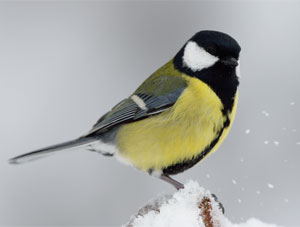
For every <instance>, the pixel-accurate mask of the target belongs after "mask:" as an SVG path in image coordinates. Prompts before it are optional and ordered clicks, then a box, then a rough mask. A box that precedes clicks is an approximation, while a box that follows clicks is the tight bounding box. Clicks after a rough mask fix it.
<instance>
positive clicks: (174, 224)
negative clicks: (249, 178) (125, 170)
mask: <svg viewBox="0 0 300 227" xmlns="http://www.w3.org/2000/svg"><path fill="white" fill-rule="evenodd" d="M268 185H271V184H268ZM203 201H206V202H207V201H208V203H204V202H203ZM237 202H238V203H240V204H241V205H242V200H241V199H238V200H237ZM203 204H205V205H203ZM207 218H208V219H207ZM207 223H208V224H207ZM182 226H185V227H205V226H210V227H278V226H276V225H273V224H266V223H263V222H262V221H260V220H258V219H256V218H250V219H249V220H247V221H245V222H243V223H238V224H234V223H232V222H231V221H230V220H229V219H228V218H226V217H225V216H224V214H223V213H222V211H221V209H220V207H219V203H218V202H216V201H215V200H214V198H213V196H212V195H211V193H210V192H209V191H208V190H205V189H204V188H201V187H200V186H199V184H198V183H197V182H195V181H189V182H187V183H186V184H185V185H184V189H181V190H179V191H176V192H175V193H174V194H173V195H161V196H158V197H157V198H155V199H153V200H152V201H150V202H149V203H148V204H147V205H146V206H144V207H143V208H141V209H140V210H139V212H138V214H136V215H134V216H132V217H131V220H130V221H129V223H127V224H126V225H125V226H124V227H182Z"/></svg>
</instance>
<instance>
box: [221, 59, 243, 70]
mask: <svg viewBox="0 0 300 227" xmlns="http://www.w3.org/2000/svg"><path fill="white" fill-rule="evenodd" d="M221 62H222V64H224V65H226V66H229V67H231V68H235V67H237V66H238V65H239V63H238V61H237V59H235V58H225V59H222V60H221Z"/></svg>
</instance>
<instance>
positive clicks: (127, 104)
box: [84, 88, 185, 136]
mask: <svg viewBox="0 0 300 227" xmlns="http://www.w3.org/2000/svg"><path fill="white" fill-rule="evenodd" d="M184 89H185V88H180V89H177V90H176V91H174V92H172V93H169V94H167V95H161V96H152V95H148V94H136V95H137V96H138V97H139V98H140V99H141V100H142V101H143V102H144V104H145V107H146V109H142V108H140V107H139V105H137V103H136V102H134V101H133V100H132V99H131V98H127V99H124V100H123V101H122V102H120V103H119V104H118V105H116V106H115V107H114V108H113V109H112V110H111V111H110V112H108V113H107V114H105V115H104V116H103V117H101V118H100V119H99V120H98V122H97V123H96V124H95V125H94V126H93V128H92V129H91V130H90V131H89V132H88V133H87V134H86V135H84V136H89V135H91V134H95V133H96V134H97V133H101V132H103V131H106V130H107V129H109V128H111V127H113V126H116V125H119V124H121V123H126V122H132V121H137V120H141V119H144V118H145V117H148V116H151V115H154V114H158V113H161V112H163V111H165V110H167V109H169V108H170V107H171V106H172V105H173V104H174V103H175V102H176V100H177V99H178V97H179V96H180V95H181V93H182V91H183V90H184Z"/></svg>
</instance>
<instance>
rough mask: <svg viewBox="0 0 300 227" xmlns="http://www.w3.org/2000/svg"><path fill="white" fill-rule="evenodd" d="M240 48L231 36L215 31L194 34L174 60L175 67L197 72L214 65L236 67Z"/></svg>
mask: <svg viewBox="0 0 300 227" xmlns="http://www.w3.org/2000/svg"><path fill="white" fill-rule="evenodd" d="M240 51H241V47H240V46H239V44H238V43H237V41H235V40H234V39H233V38H232V37H231V36H229V35H227V34H225V33H222V32H217V31H200V32H198V33H196V34H195V35H194V36H193V37H192V38H191V39H190V40H188V42H187V43H186V44H185V45H184V46H183V48H182V49H181V50H180V51H179V52H178V53H177V55H176V56H175V59H174V63H175V65H176V67H177V68H178V69H179V70H180V69H182V70H181V71H185V68H186V69H187V70H188V69H190V70H191V71H193V72H199V71H201V70H203V69H206V68H209V67H211V66H213V65H214V64H216V63H223V65H224V66H225V67H228V68H235V67H237V66H238V59H239V54H240Z"/></svg>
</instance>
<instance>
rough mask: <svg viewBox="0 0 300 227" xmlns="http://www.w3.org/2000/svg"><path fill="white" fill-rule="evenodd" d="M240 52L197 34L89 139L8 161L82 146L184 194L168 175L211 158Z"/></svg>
mask: <svg viewBox="0 0 300 227" xmlns="http://www.w3.org/2000/svg"><path fill="white" fill-rule="evenodd" d="M240 50H241V48H240V46H239V44H238V43H237V41H236V40H234V39H233V38H232V37H230V36H229V35H227V34H225V33H222V32H218V31H200V32H198V33H196V34H195V35H194V36H193V37H192V38H191V39H189V40H188V41H187V42H186V43H185V44H184V46H183V47H182V48H181V49H180V50H179V52H178V53H177V54H176V55H175V57H173V58H172V59H171V60H170V61H169V62H167V63H166V64H165V65H163V66H162V67H161V68H159V69H158V70H157V71H156V72H154V73H153V74H152V75H151V76H150V77H149V78H148V79H146V80H145V81H144V82H143V83H142V84H141V85H140V86H139V87H138V88H137V90H136V91H135V92H134V93H133V94H132V95H131V96H129V97H128V98H126V99H124V100H123V101H121V102H120V103H119V104H117V105H116V106H114V107H113V108H112V109H111V110H110V111H109V112H108V113H106V114H105V115H103V116H102V117H101V118H100V119H99V120H98V121H97V123H96V124H95V125H94V126H93V127H92V129H91V130H90V131H89V132H88V133H86V134H85V135H83V136H81V137H79V138H78V139H75V140H71V141H68V142H64V143H60V144H57V145H53V146H49V147H46V148H43V149H39V150H36V151H33V152H30V153H27V154H23V155H20V156H17V157H15V158H12V159H10V160H9V161H10V163H12V164H19V163H24V162H27V161H30V160H34V159H38V158H41V157H44V156H48V155H49V154H50V153H55V152H60V151H61V150H65V149H73V148H75V147H82V148H84V149H85V150H89V151H95V152H98V153H100V154H102V155H105V156H115V157H117V159H118V160H121V161H123V162H124V163H127V164H130V165H132V166H134V167H136V168H137V169H140V170H143V171H146V172H148V173H149V174H150V175H153V176H156V177H158V178H160V179H162V180H165V181H167V182H168V183H171V184H172V185H173V186H175V187H176V188H177V189H180V188H183V185H182V184H181V183H180V182H178V181H176V180H174V179H173V178H171V177H170V175H173V174H177V173H180V172H183V171H185V170H187V169H189V168H191V167H192V166H194V165H195V164H196V163H198V162H199V161H201V160H203V159H204V158H206V157H207V156H208V155H209V154H211V153H213V152H214V151H215V150H216V149H217V148H218V147H219V146H220V144H221V143H222V141H223V140H224V138H225V137H226V135H227V134H228V131H229V128H230V126H231V125H232V121H233V119H234V117H235V112H236V106H237V99H238V92H237V87H238V85H239V80H238V79H239V75H238V72H239V70H238V64H239V63H238V59H239V53H240Z"/></svg>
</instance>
